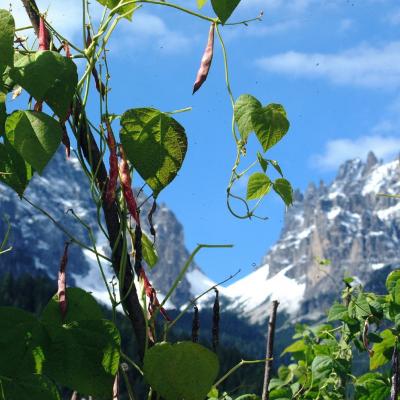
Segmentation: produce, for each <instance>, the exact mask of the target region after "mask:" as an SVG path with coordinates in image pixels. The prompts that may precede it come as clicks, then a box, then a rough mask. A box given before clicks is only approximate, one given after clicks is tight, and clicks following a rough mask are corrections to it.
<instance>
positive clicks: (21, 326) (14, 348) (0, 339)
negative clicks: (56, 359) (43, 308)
mask: <svg viewBox="0 0 400 400" xmlns="http://www.w3.org/2000/svg"><path fill="white" fill-rule="evenodd" d="M0 332H1V334H0V376H6V377H24V376H25V375H31V374H33V373H41V372H42V368H43V361H44V358H45V356H44V354H45V352H46V348H47V346H48V344H49V338H48V336H47V335H46V332H45V331H44V330H43V328H42V326H41V324H40V323H39V321H38V319H37V318H36V317H35V316H34V315H33V314H30V313H27V312H25V311H23V310H20V309H18V308H14V307H1V308H0Z"/></svg>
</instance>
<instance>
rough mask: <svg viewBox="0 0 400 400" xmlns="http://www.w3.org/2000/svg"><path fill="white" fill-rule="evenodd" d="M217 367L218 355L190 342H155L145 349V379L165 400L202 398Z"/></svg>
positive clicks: (214, 377) (208, 388)
mask: <svg viewBox="0 0 400 400" xmlns="http://www.w3.org/2000/svg"><path fill="white" fill-rule="evenodd" d="M218 370H219V362H218V358H217V356H216V355H215V354H214V353H213V352H211V351H210V350H208V349H206V348H205V347H203V346H201V345H199V344H197V343H192V342H180V343H176V344H170V343H165V342H164V343H157V344H156V345H155V346H153V347H152V348H151V349H149V350H148V351H147V352H146V356H145V358H144V367H143V372H144V376H145V379H146V381H147V382H148V383H149V384H150V385H151V387H152V388H153V389H154V390H155V391H156V392H157V393H158V394H159V395H160V396H161V397H163V398H165V399H166V400H181V399H185V400H203V399H204V398H205V397H206V396H207V393H208V392H209V391H210V389H211V387H212V384H213V383H214V381H215V379H216V377H217V374H218Z"/></svg>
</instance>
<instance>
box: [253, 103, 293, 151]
mask: <svg viewBox="0 0 400 400" xmlns="http://www.w3.org/2000/svg"><path fill="white" fill-rule="evenodd" d="M251 120H252V124H253V128H254V131H255V133H256V135H257V138H258V140H259V141H260V143H261V145H262V147H263V150H264V152H265V151H267V150H268V149H270V148H271V147H273V146H275V144H276V143H278V142H279V141H280V140H281V139H282V138H283V136H285V135H286V133H287V131H288V130H289V121H288V120H287V118H286V111H285V109H284V108H283V107H282V106H281V105H280V104H269V105H268V106H266V107H264V108H259V109H258V110H255V111H254V112H253V113H252V114H251Z"/></svg>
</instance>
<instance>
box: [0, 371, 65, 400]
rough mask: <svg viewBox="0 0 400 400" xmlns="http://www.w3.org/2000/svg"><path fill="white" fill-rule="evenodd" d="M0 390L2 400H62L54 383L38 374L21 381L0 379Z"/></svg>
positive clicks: (0, 399)
mask: <svg viewBox="0 0 400 400" xmlns="http://www.w3.org/2000/svg"><path fill="white" fill-rule="evenodd" d="M0 388H1V389H2V390H1V391H0V400H61V397H60V394H59V393H58V390H57V387H56V386H55V385H54V383H53V382H52V381H51V380H50V379H48V378H46V377H45V376H43V375H38V374H32V375H30V376H24V377H23V378H21V379H8V378H6V379H1V378H0ZM3 396H4V397H3Z"/></svg>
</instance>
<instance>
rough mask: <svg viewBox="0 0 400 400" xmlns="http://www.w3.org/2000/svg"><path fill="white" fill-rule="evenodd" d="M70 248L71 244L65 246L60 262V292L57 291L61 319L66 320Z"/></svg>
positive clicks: (67, 243)
mask: <svg viewBox="0 0 400 400" xmlns="http://www.w3.org/2000/svg"><path fill="white" fill-rule="evenodd" d="M68 247H69V242H66V243H65V246H64V253H63V256H62V258H61V262H60V268H59V271H58V290H57V296H58V302H59V304H60V312H61V317H62V319H64V318H65V315H66V314H67V308H68V299H67V280H66V272H65V270H66V268H67V263H68Z"/></svg>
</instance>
